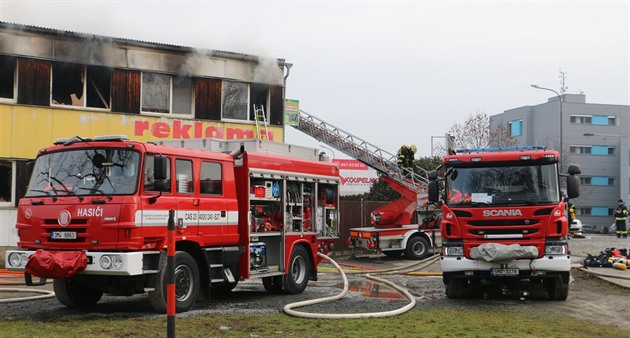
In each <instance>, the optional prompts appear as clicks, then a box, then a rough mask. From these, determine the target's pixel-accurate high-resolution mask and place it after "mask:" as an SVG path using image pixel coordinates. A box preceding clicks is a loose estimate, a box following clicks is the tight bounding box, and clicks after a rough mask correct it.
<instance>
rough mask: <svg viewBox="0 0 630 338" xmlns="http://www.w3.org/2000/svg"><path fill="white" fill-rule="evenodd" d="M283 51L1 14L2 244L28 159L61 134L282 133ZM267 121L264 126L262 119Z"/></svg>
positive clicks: (143, 137)
mask: <svg viewBox="0 0 630 338" xmlns="http://www.w3.org/2000/svg"><path fill="white" fill-rule="evenodd" d="M289 67H290V65H289V64H285V61H284V60H283V59H265V58H261V57H257V56H253V55H247V54H239V53H233V52H225V51H217V50H196V49H193V48H191V47H184V46H175V45H166V44H158V43H150V42H143V41H135V40H128V39H121V38H112V37H104V36H95V35H89V34H82V33H75V32H67V31H59V30H54V29H46V28H39V27H33V26H24V25H16V24H10V23H3V22H0V238H1V239H2V240H1V241H0V246H7V245H13V244H12V243H15V241H16V239H17V236H16V234H15V233H14V232H15V229H14V225H15V216H16V215H15V213H16V208H15V207H16V206H17V202H18V200H19V198H20V197H21V196H23V194H24V191H25V190H26V188H27V184H28V177H27V174H26V162H27V161H28V160H30V159H33V158H35V156H36V154H37V152H38V150H39V149H41V148H43V147H45V146H49V145H51V144H52V143H53V142H54V141H55V140H57V139H59V138H68V137H72V136H81V137H94V136H99V135H112V134H123V135H126V136H127V137H129V138H130V139H133V140H139V141H155V140H168V139H191V138H216V139H223V140H233V139H254V138H264V139H268V140H272V141H277V142H284V123H283V118H284V116H283V114H284V97H283V96H284V85H285V80H286V77H285V68H286V69H287V75H288V68H289ZM263 124H264V126H265V127H266V128H261V127H260V126H261V125H263Z"/></svg>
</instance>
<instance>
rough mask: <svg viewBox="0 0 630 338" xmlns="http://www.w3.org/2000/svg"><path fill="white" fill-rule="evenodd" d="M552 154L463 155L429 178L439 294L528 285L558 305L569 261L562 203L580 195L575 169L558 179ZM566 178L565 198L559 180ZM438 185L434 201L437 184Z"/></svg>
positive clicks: (502, 151)
mask: <svg viewBox="0 0 630 338" xmlns="http://www.w3.org/2000/svg"><path fill="white" fill-rule="evenodd" d="M559 163H560V158H559V154H558V152H557V151H551V150H546V149H545V148H544V147H541V146H526V147H508V148H483V149H462V150H457V151H456V153H455V154H452V155H448V156H446V157H445V158H444V162H443V169H444V177H443V178H439V179H438V176H437V172H436V171H432V172H430V173H429V180H430V182H429V200H430V201H432V202H436V203H441V204H442V224H441V228H442V255H441V267H442V273H443V279H444V284H445V285H446V295H447V296H448V297H449V298H459V297H462V296H464V295H467V294H468V293H469V292H471V293H472V292H473V291H474V290H475V287H476V286H478V285H479V284H480V283H481V281H482V280H484V279H486V280H495V281H501V282H506V283H509V282H510V281H517V280H518V281H521V280H529V281H530V282H531V283H540V284H541V285H542V286H544V287H546V289H547V292H548V296H549V298H550V299H554V300H565V299H566V298H567V295H568V292H569V277H570V269H571V257H570V252H569V248H568V241H567V239H568V238H567V234H568V230H569V227H568V222H567V215H566V211H565V202H566V200H567V199H568V198H575V197H578V195H579V179H578V177H577V176H575V175H577V174H579V173H580V168H579V166H577V165H569V167H568V175H567V174H560V173H559V172H560V170H559ZM561 176H566V179H567V182H566V183H567V184H566V197H565V196H563V195H564V194H563V191H561V188H560V186H561V184H560V177H561ZM442 181H443V182H444V184H443V188H444V190H443V193H442V194H441V196H440V192H439V188H438V183H439V182H442Z"/></svg>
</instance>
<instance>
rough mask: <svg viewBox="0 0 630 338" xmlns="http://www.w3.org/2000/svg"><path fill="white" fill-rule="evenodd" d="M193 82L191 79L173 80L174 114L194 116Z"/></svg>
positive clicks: (178, 77) (180, 78)
mask: <svg viewBox="0 0 630 338" xmlns="http://www.w3.org/2000/svg"><path fill="white" fill-rule="evenodd" d="M192 92H193V81H192V79H191V78H189V77H183V76H176V77H174V78H173V114H182V115H190V114H192V102H193V94H192Z"/></svg>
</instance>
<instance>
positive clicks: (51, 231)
mask: <svg viewBox="0 0 630 338" xmlns="http://www.w3.org/2000/svg"><path fill="white" fill-rule="evenodd" d="M235 148H236V149H232V150H231V152H230V153H224V152H213V151H206V150H197V149H186V148H177V147H173V146H166V145H158V144H153V143H142V142H136V141H129V140H128V139H126V137H124V136H106V137H95V138H92V139H88V138H80V137H73V138H71V139H65V140H60V141H59V142H56V143H55V145H53V146H51V147H48V148H45V149H42V150H41V151H40V152H39V154H38V156H37V159H36V161H35V162H34V163H33V165H32V168H31V169H32V175H31V180H30V183H29V187H28V191H27V192H26V196H25V197H24V198H22V199H21V200H20V203H19V207H18V217H17V224H16V227H17V231H18V236H19V242H18V246H19V248H20V249H19V250H11V251H7V255H6V257H7V258H6V266H7V268H9V269H10V270H15V271H24V272H25V278H26V281H27V284H28V285H36V284H41V283H44V282H45V279H46V278H53V279H54V281H53V285H54V290H55V293H56V296H57V298H58V300H59V301H60V302H61V303H62V304H64V305H66V306H68V307H88V306H91V305H93V304H95V303H96V302H98V301H99V300H100V298H101V297H102V295H103V294H104V293H105V294H108V295H118V296H129V295H133V294H138V293H144V292H148V297H149V300H150V302H151V304H152V306H153V307H154V309H155V310H156V311H159V312H165V311H166V296H165V295H166V278H165V273H166V272H165V267H166V247H165V246H166V243H167V242H166V238H167V223H168V221H169V218H170V216H169V215H171V211H174V213H173V214H174V222H175V225H176V256H175V262H176V263H175V281H176V309H177V311H178V312H182V311H186V310H188V309H190V308H191V307H192V306H193V305H194V303H195V301H196V299H197V297H198V295H200V296H203V297H204V298H205V299H209V298H210V295H211V294H213V293H221V292H227V291H230V290H232V289H233V288H234V287H235V286H236V285H237V283H238V282H239V281H240V280H244V279H252V278H261V279H262V282H263V285H264V287H265V289H266V290H268V291H269V292H274V293H289V294H297V293H301V292H302V291H303V290H304V289H305V288H306V286H307V283H308V281H309V280H316V279H317V265H318V263H319V262H320V258H319V257H318V255H317V252H318V250H319V251H322V252H327V251H328V250H329V247H328V245H329V244H330V243H331V242H332V239H335V237H336V236H337V222H336V220H337V217H338V215H337V206H338V202H339V201H338V198H339V194H338V189H339V181H340V178H339V170H338V167H337V166H336V165H334V164H333V163H327V162H321V161H317V160H316V159H303V158H297V157H288V156H282V155H276V154H262V153H257V152H249V151H244V146H242V145H240V146H238V145H237V146H235ZM171 219H172V218H171ZM35 277H39V279H37V278H35Z"/></svg>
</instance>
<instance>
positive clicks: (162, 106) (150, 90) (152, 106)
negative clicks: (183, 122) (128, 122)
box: [142, 72, 193, 115]
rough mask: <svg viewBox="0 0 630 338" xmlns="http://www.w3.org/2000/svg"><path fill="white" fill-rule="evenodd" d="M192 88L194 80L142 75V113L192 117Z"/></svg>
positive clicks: (155, 74) (160, 75)
mask: <svg viewBox="0 0 630 338" xmlns="http://www.w3.org/2000/svg"><path fill="white" fill-rule="evenodd" d="M171 86H172V93H173V96H172V100H171ZM192 87H193V86H192V78H187V77H173V76H170V75H165V74H158V73H147V72H145V73H142V111H145V112H152V113H164V114H169V113H171V112H172V113H173V114H186V115H190V114H191V113H192ZM171 105H172V107H171Z"/></svg>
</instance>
